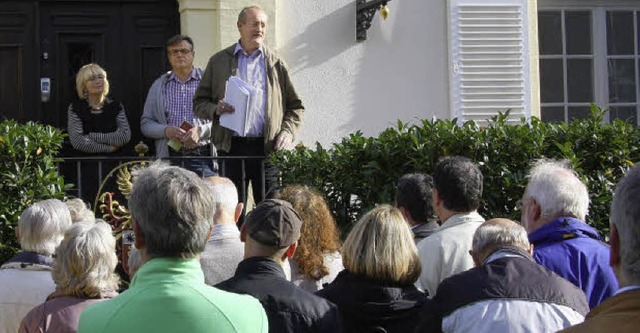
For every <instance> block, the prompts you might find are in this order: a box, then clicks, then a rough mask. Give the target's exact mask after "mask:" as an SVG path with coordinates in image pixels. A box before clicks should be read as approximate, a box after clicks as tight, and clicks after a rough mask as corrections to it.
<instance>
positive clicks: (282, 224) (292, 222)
mask: <svg viewBox="0 0 640 333" xmlns="http://www.w3.org/2000/svg"><path fill="white" fill-rule="evenodd" d="M301 226H302V219H301V218H300V216H299V215H298V213H297V212H296V211H295V210H294V209H293V207H292V206H291V204H290V203H288V202H286V201H284V200H279V199H267V200H264V201H262V202H261V203H260V204H258V205H257V206H256V208H254V209H253V210H252V211H251V212H250V213H249V214H248V215H247V218H246V220H245V222H244V227H245V230H246V232H247V235H248V236H249V237H251V239H253V240H255V241H257V242H258V243H260V244H262V245H266V246H271V247H277V248H284V247H287V246H289V245H291V244H293V243H295V242H297V241H298V239H299V238H300V227H301Z"/></svg>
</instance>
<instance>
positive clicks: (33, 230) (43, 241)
mask: <svg viewBox="0 0 640 333" xmlns="http://www.w3.org/2000/svg"><path fill="white" fill-rule="evenodd" d="M70 226H71V213H69V209H68V208H67V205H65V204H64V203H63V202H62V201H60V200H58V199H47V200H43V201H39V202H36V203H34V204H32V205H31V206H29V208H27V209H25V210H24V212H22V214H21V215H20V218H19V219H18V235H19V241H20V247H21V248H22V250H23V251H29V252H36V253H40V254H43V255H46V256H52V255H53V254H54V253H55V251H56V248H57V247H58V245H59V244H60V242H61V241H62V238H64V232H65V231H66V230H67V229H68V228H69V227H70Z"/></svg>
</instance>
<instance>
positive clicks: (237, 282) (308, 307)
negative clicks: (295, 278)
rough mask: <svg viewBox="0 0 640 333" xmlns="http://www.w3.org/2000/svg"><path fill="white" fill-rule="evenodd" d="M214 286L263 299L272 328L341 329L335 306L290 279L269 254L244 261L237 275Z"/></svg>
mask: <svg viewBox="0 0 640 333" xmlns="http://www.w3.org/2000/svg"><path fill="white" fill-rule="evenodd" d="M215 287H216V288H220V289H222V290H226V291H229V292H232V293H238V294H248V295H251V296H253V297H255V298H257V299H258V300H260V303H262V306H263V307H264V309H265V311H266V313H267V317H268V319H269V332H272V333H281V332H329V333H338V332H342V323H341V320H340V314H339V312H338V309H337V308H336V306H335V305H333V304H331V303H329V302H328V301H327V300H325V299H323V298H320V297H318V296H316V295H314V294H311V293H309V292H307V291H304V290H302V289H300V288H298V287H297V286H296V285H294V284H293V283H291V282H289V281H287V279H286V277H285V275H284V270H283V269H282V266H280V265H279V264H278V263H276V262H275V261H273V260H271V259H269V258H265V257H253V258H248V259H245V260H243V261H241V262H240V264H238V268H237V269H236V273H235V275H234V276H233V277H232V278H230V279H228V280H226V281H223V282H220V283H219V284H217V285H216V286H215Z"/></svg>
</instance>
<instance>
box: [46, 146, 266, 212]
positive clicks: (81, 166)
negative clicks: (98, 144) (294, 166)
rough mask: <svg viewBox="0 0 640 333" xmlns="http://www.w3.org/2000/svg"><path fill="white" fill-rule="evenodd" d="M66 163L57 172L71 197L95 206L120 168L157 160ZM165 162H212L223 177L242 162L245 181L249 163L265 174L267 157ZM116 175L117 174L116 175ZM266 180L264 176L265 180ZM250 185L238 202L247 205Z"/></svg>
mask: <svg viewBox="0 0 640 333" xmlns="http://www.w3.org/2000/svg"><path fill="white" fill-rule="evenodd" d="M62 160H63V162H61V163H60V164H59V165H58V171H59V172H60V174H61V175H62V176H64V177H65V183H67V184H69V183H72V184H74V185H75V186H74V187H73V188H72V189H70V190H68V191H67V193H68V194H69V195H71V196H74V197H78V198H81V199H83V200H85V201H86V202H89V203H90V204H91V205H92V207H93V205H94V201H95V198H96V196H97V194H98V190H99V187H100V184H102V183H103V181H104V180H105V178H106V177H107V176H108V175H109V173H110V172H111V171H112V170H113V169H114V168H117V167H118V166H119V165H121V164H124V163H128V162H134V161H149V162H151V161H155V160H156V158H155V157H149V156H91V157H63V158H62ZM162 160H163V161H167V162H170V163H172V164H174V165H179V166H182V167H184V166H185V164H186V163H187V161H189V160H213V161H214V162H216V163H217V166H218V174H219V175H220V176H223V177H224V176H226V175H227V174H228V170H229V169H228V167H227V165H228V164H229V161H231V160H240V167H241V173H242V179H245V174H246V173H245V164H246V162H247V161H251V160H260V162H261V172H262V174H263V176H264V174H265V161H266V156H257V157H256V156H218V157H203V156H195V157H170V158H163V159H162ZM114 176H115V175H114ZM264 178H265V177H262V179H264ZM246 185H247V184H246V183H245V182H244V181H243V182H242V186H241V188H238V196H239V200H241V201H242V202H244V203H246V202H247V199H248V197H249V194H248V193H247V191H245V189H246V188H247V186H246ZM258 185H260V186H259V188H260V189H261V191H262V197H264V195H265V193H264V188H265V184H264V181H263V184H252V186H258Z"/></svg>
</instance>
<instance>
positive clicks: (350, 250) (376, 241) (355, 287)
mask: <svg viewBox="0 0 640 333" xmlns="http://www.w3.org/2000/svg"><path fill="white" fill-rule="evenodd" d="M342 257H343V262H344V267H345V269H344V271H342V272H340V274H339V275H338V276H337V277H336V279H335V280H334V281H333V282H332V283H330V284H329V285H327V286H325V288H324V289H322V290H320V291H319V292H317V293H316V294H317V295H319V296H321V297H324V298H326V299H328V300H329V301H331V302H333V303H335V304H336V305H337V306H338V309H339V310H340V314H341V316H342V321H343V324H344V329H345V332H387V333H391V332H410V331H413V330H414V329H415V325H416V323H417V322H418V321H417V318H419V317H420V315H419V314H418V312H419V311H420V310H421V309H423V308H424V307H425V306H426V305H427V304H428V299H427V296H426V295H425V294H424V293H423V292H421V291H419V290H418V289H416V287H415V286H414V282H415V281H416V280H417V279H418V276H420V271H421V267H420V259H419V258H418V250H417V249H416V246H415V244H414V242H413V235H412V233H411V230H410V229H409V226H408V225H407V223H406V222H405V220H404V218H403V216H402V213H401V212H400V211H399V210H398V209H397V208H394V207H392V206H390V205H380V206H378V207H376V208H374V209H373V210H371V211H370V212H368V213H367V214H365V215H364V216H363V217H362V218H361V219H360V220H359V221H358V223H357V224H356V225H355V226H354V227H353V229H352V230H351V232H350V233H349V235H348V236H347V239H346V240H345V242H344V245H343V246H342Z"/></svg>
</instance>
